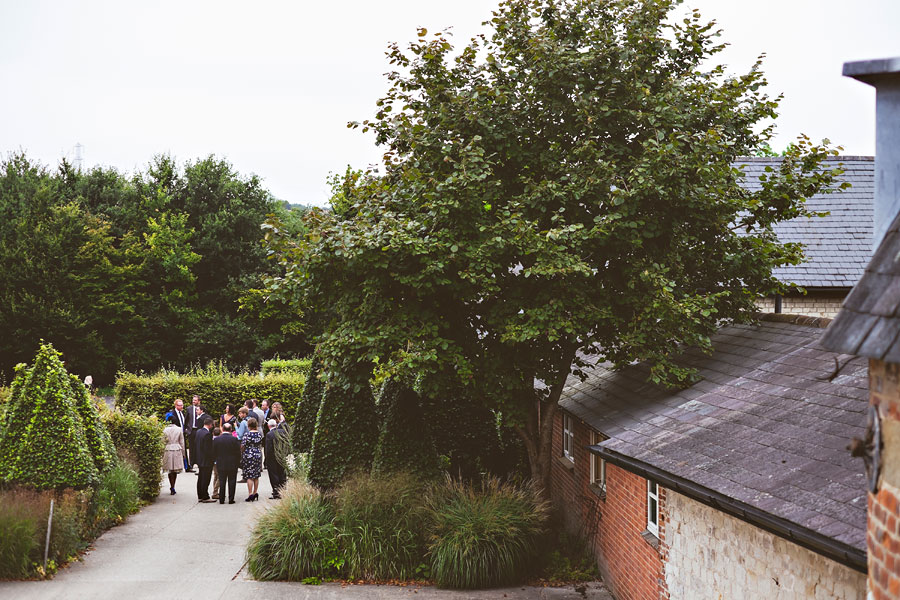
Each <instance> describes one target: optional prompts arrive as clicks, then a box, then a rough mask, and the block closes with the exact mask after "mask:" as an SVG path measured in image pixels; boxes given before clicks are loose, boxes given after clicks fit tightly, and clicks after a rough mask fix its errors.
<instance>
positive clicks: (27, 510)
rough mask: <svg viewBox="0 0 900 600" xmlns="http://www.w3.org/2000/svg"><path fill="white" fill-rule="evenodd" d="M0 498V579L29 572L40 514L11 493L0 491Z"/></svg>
mask: <svg viewBox="0 0 900 600" xmlns="http://www.w3.org/2000/svg"><path fill="white" fill-rule="evenodd" d="M0 500H2V501H0V579H21V578H24V577H27V576H29V575H30V574H31V573H30V572H31V560H32V555H34V556H35V557H36V555H37V549H38V548H37V547H38V542H37V531H38V522H39V520H40V518H41V516H42V515H40V514H39V512H38V510H36V507H35V506H33V505H32V504H31V503H25V502H21V499H20V498H15V497H14V495H13V494H11V493H6V494H3V496H2V498H0ZM43 518H44V519H45V520H46V518H47V516H46V515H43Z"/></svg>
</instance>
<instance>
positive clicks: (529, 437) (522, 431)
mask: <svg viewBox="0 0 900 600" xmlns="http://www.w3.org/2000/svg"><path fill="white" fill-rule="evenodd" d="M573 358H574V355H573ZM568 365H571V360H570V361H569V362H568V363H567V367H566V369H565V371H563V372H561V373H559V375H558V377H557V381H556V383H555V384H553V385H552V386H551V387H550V394H549V396H547V397H546V398H545V399H543V400H541V399H540V398H539V397H537V394H535V393H534V392H532V394H533V399H532V401H531V405H530V409H529V415H528V420H527V421H526V423H525V426H524V427H517V428H516V432H517V433H518V434H519V437H521V438H522V441H523V442H524V444H525V450H526V452H527V453H528V464H529V466H530V467H531V478H532V479H533V480H534V482H535V483H536V484H537V485H538V486H539V487H540V488H541V494H542V495H543V497H544V499H546V500H548V501H549V500H550V489H551V481H550V466H551V465H552V461H553V451H552V443H553V421H554V419H555V418H556V412H557V411H558V410H559V398H560V396H561V395H562V391H563V388H564V387H565V384H566V379H567V378H568V376H569V369H570V367H569V366H568Z"/></svg>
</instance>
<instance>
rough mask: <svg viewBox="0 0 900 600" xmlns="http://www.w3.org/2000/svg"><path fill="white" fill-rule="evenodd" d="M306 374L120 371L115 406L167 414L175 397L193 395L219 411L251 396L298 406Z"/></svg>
mask: <svg viewBox="0 0 900 600" xmlns="http://www.w3.org/2000/svg"><path fill="white" fill-rule="evenodd" d="M305 382H306V375H304V374H301V373H277V374H274V375H268V376H266V377H259V376H258V375H251V374H249V373H229V372H223V371H206V372H197V373H188V374H181V373H174V372H169V371H160V372H159V373H156V374H154V375H135V374H132V373H120V374H119V376H118V378H117V379H116V406H117V407H119V408H121V409H122V410H124V411H129V412H135V413H138V414H142V415H156V416H157V417H160V418H164V417H165V414H166V412H168V411H170V410H172V406H173V405H174V403H175V400H177V399H179V398H180V399H182V400H183V401H184V403H185V405H189V404H190V403H191V396H193V395H194V394H197V395H198V396H200V398H201V401H202V402H203V405H204V406H206V409H207V411H208V412H209V413H211V414H214V415H218V414H222V412H224V410H225V405H226V404H234V405H235V406H240V405H241V404H243V403H244V402H245V401H246V400H249V399H250V398H256V399H257V400H259V401H260V402H261V401H263V400H268V401H269V405H271V404H272V403H273V402H281V404H282V405H283V406H285V407H293V406H296V404H297V400H298V399H299V398H300V395H301V394H302V393H303V385H304V383H305Z"/></svg>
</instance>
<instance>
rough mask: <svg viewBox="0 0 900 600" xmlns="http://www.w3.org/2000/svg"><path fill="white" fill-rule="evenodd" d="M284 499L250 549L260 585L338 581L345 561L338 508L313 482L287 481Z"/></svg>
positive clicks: (260, 525) (254, 536) (253, 538)
mask: <svg viewBox="0 0 900 600" xmlns="http://www.w3.org/2000/svg"><path fill="white" fill-rule="evenodd" d="M281 494H282V500H281V502H279V503H278V504H277V505H276V506H275V507H274V508H273V509H271V510H270V511H268V512H267V513H266V514H265V517H264V518H262V519H260V520H259V521H258V522H257V525H256V527H255V528H254V530H253V533H252V535H251V538H250V544H249V546H248V547H247V566H248V568H249V569H250V574H251V575H253V577H254V578H255V579H258V580H261V581H272V580H283V581H303V580H304V579H307V578H312V577H336V576H338V575H339V574H340V572H341V568H342V567H343V564H344V560H343V558H342V557H341V554H340V550H339V548H338V532H337V529H336V528H335V526H334V509H333V507H332V505H331V504H330V503H329V502H327V501H326V500H325V498H324V497H323V496H322V494H321V493H319V491H318V490H316V489H315V488H314V487H312V486H310V485H309V484H307V483H305V482H302V481H299V480H296V479H290V480H288V483H287V485H286V486H285V488H284V489H283V490H282V492H281Z"/></svg>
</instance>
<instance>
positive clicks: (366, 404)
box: [308, 378, 378, 489]
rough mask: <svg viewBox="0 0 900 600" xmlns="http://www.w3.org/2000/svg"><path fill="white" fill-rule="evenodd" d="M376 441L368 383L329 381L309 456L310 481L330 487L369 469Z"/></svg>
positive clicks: (325, 487) (375, 422)
mask: <svg viewBox="0 0 900 600" xmlns="http://www.w3.org/2000/svg"><path fill="white" fill-rule="evenodd" d="M377 441H378V424H377V417H376V415H375V399H374V398H373V397H372V392H371V390H370V389H369V385H368V383H367V382H366V383H362V384H356V385H354V384H351V383H346V382H345V383H342V384H339V383H337V382H336V381H335V378H332V380H331V381H330V382H329V385H328V386H327V388H326V389H325V394H324V396H323V397H322V405H321V406H320V407H319V414H318V415H316V429H315V433H314V434H313V443H312V450H311V451H310V458H309V474H308V477H309V481H310V482H311V483H313V484H315V485H317V486H319V487H320V488H323V489H332V488H334V487H335V486H336V485H337V484H338V483H340V481H341V480H342V479H343V478H344V477H346V476H349V475H351V474H354V473H358V472H363V471H369V469H371V468H372V456H373V454H374V452H375V444H376V443H377Z"/></svg>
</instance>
